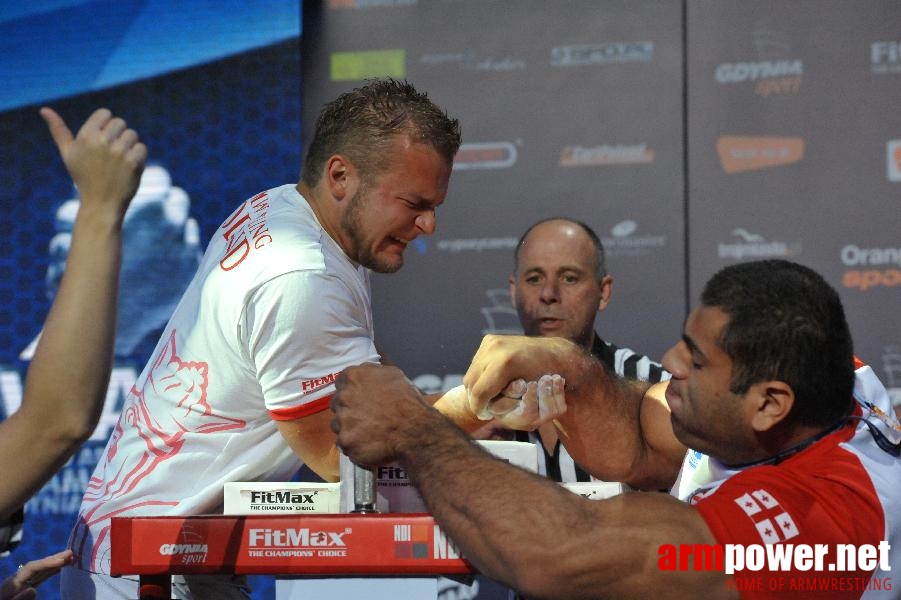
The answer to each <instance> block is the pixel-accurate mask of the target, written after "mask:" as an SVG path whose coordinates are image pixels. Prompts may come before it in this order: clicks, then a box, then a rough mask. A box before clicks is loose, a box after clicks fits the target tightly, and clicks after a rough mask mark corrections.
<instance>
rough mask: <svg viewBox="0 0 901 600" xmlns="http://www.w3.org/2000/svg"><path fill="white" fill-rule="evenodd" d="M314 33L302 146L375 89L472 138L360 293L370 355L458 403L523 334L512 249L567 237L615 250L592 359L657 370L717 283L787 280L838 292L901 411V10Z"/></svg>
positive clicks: (734, 8)
mask: <svg viewBox="0 0 901 600" xmlns="http://www.w3.org/2000/svg"><path fill="white" fill-rule="evenodd" d="M304 11H305V12H304V23H305V29H306V34H305V36H304V40H303V41H304V49H303V54H304V56H303V61H304V66H303V69H304V110H305V116H304V132H305V134H306V135H307V136H309V135H311V134H312V122H313V119H314V118H315V116H316V113H317V111H318V108H319V107H320V106H321V105H322V103H323V102H325V101H327V100H329V99H331V98H333V97H334V96H336V95H337V94H338V93H340V92H341V91H344V90H346V89H349V88H352V87H355V86H357V85H359V84H360V83H361V81H362V80H363V79H364V78H365V77H373V76H382V75H393V76H395V77H402V78H406V79H408V80H410V81H412V82H413V83H414V84H415V85H416V86H417V87H419V88H420V89H422V90H424V91H427V92H428V93H429V94H430V96H431V97H432V98H433V99H434V100H436V101H437V102H438V103H439V104H441V105H442V106H444V107H446V108H447V110H448V111H449V112H450V114H451V115H453V116H456V117H458V118H459V119H460V120H461V122H462V125H463V134H464V143H465V145H464V147H463V149H462V150H461V154H460V156H459V157H458V161H457V165H456V168H455V172H454V175H453V176H452V178H451V188H450V193H449V194H448V197H447V201H446V203H445V205H444V206H443V207H442V208H441V209H440V210H439V213H438V214H439V219H438V231H437V232H436V234H435V235H434V236H431V237H426V238H423V239H422V240H421V241H420V243H418V244H417V245H416V247H415V248H411V249H409V250H408V251H407V254H408V256H407V263H406V266H405V267H404V268H403V270H402V271H401V272H400V273H398V274H395V275H388V276H376V278H375V280H374V291H373V293H374V297H375V312H376V329H377V336H378V338H379V341H380V343H381V344H382V346H383V347H384V348H385V349H386V350H387V353H388V354H389V355H390V356H391V358H392V359H394V360H395V361H396V362H397V363H398V364H399V365H400V366H401V367H403V368H404V369H405V371H406V372H407V373H408V374H409V375H410V376H411V377H413V378H415V380H416V382H417V383H418V384H420V385H421V386H423V387H426V388H430V389H439V388H447V387H449V386H450V385H453V384H454V383H456V382H457V381H458V380H459V376H460V374H462V373H463V372H464V371H465V369H466V366H467V365H468V362H469V358H470V357H471V355H472V353H473V351H474V350H475V349H476V347H477V346H478V343H479V340H480V338H481V336H482V335H483V333H485V332H487V331H516V330H517V328H518V323H517V320H516V317H515V313H514V312H513V310H512V308H511V307H510V304H509V296H508V295H507V284H506V282H507V276H508V275H509V273H510V270H511V267H512V251H513V246H514V245H515V241H516V239H517V238H518V237H519V235H520V234H521V233H522V232H523V230H524V229H525V228H526V227H527V226H528V225H530V224H531V223H532V222H534V221H536V220H538V219H540V218H543V217H548V216H554V215H565V216H570V217H575V218H579V219H582V220H584V221H586V222H587V223H588V224H590V225H591V226H592V227H594V228H595V229H596V231H597V232H598V234H599V235H600V236H601V237H602V239H603V241H604V242H605V244H606V246H607V250H608V253H609V269H610V271H611V273H612V274H613V275H614V276H615V278H616V281H615V285H614V295H613V301H612V304H611V306H610V308H609V309H608V310H607V311H606V312H604V313H602V314H601V315H600V317H599V319H598V328H599V331H600V333H601V335H602V336H603V337H605V338H607V339H609V340H611V341H613V342H615V343H617V344H619V345H626V346H630V347H632V348H634V349H636V350H639V351H642V352H645V353H647V354H649V355H651V356H653V357H657V358H659V357H660V356H662V354H663V352H664V351H665V350H666V349H667V348H668V347H669V345H670V344H671V343H672V342H673V341H675V340H676V339H677V337H678V335H679V332H680V328H681V325H682V320H683V319H684V316H685V314H686V313H687V310H688V309H689V307H690V306H691V305H692V304H693V303H694V302H695V300H696V298H697V295H698V293H699V291H700V288H701V286H702V285H703V283H704V282H705V281H706V280H707V278H708V277H709V276H710V275H711V274H712V273H713V272H714V271H716V270H717V269H719V268H720V267H722V266H725V265H727V264H730V263H733V262H736V261H739V260H749V259H753V258H764V257H788V258H790V259H793V260H797V261H799V262H802V263H804V264H807V265H810V266H812V267H814V268H815V269H817V270H819V271H820V272H822V273H823V274H824V275H825V276H826V277H827V279H828V280H829V281H830V282H831V283H832V284H833V285H834V286H835V287H836V288H838V289H839V291H840V293H841V295H842V297H843V300H844V302H845V305H846V307H847V310H848V314H849V319H850V321H851V325H852V330H853V333H854V336H855V340H856V343H857V352H858V354H859V355H860V356H861V357H862V358H863V359H864V360H865V361H866V362H869V363H870V364H872V365H873V366H874V368H875V369H876V371H877V372H878V373H879V375H880V376H881V377H882V378H883V379H884V381H885V382H886V384H887V385H888V386H890V387H893V388H896V389H895V390H894V391H895V396H896V398H897V397H898V395H899V393H901V326H899V324H898V320H897V316H896V315H897V313H898V307H899V291H901V257H899V254H901V239H899V238H901V235H899V231H901V202H899V198H898V185H899V182H901V122H899V121H901V114H899V111H898V110H897V106H896V105H897V99H898V98H899V92H901V35H899V33H898V32H899V31H901V4H898V3H897V2H892V1H887V0H885V1H876V0H867V1H864V2H857V1H851V0H809V1H801V0H795V1H791V2H786V1H775V0H774V1H761V0H754V1H734V0H706V1H703V0H688V1H685V2H675V1H666V2H664V1H662V0H660V1H651V0H642V1H638V0H623V1H615V0H604V1H601V0H589V1H586V0H507V1H503V2H500V1H487V0H332V1H330V2H327V3H322V2H307V3H305V5H304ZM893 101H894V102H893ZM893 140H895V141H893ZM896 147H897V148H899V149H897V150H896Z"/></svg>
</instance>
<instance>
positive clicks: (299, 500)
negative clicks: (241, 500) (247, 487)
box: [250, 491, 316, 504]
mask: <svg viewBox="0 0 901 600" xmlns="http://www.w3.org/2000/svg"><path fill="white" fill-rule="evenodd" d="M315 496H316V492H311V493H309V494H292V493H291V492H288V491H282V492H250V502H251V503H252V504H314V503H315V502H316V501H315V500H314V497H315Z"/></svg>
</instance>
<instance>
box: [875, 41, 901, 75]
mask: <svg viewBox="0 0 901 600" xmlns="http://www.w3.org/2000/svg"><path fill="white" fill-rule="evenodd" d="M870 72H871V73H873V74H874V75H897V74H899V73H901V42H892V41H878V42H873V43H872V44H870Z"/></svg>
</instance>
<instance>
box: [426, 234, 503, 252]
mask: <svg viewBox="0 0 901 600" xmlns="http://www.w3.org/2000/svg"><path fill="white" fill-rule="evenodd" d="M517 243H519V238H515V237H498V238H460V239H451V240H438V242H436V243H435V247H436V248H438V250H441V251H442V252H450V253H452V254H456V253H457V252H482V251H483V250H512V249H514V248H516V244H517Z"/></svg>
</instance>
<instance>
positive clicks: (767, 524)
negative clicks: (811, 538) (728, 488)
mask: <svg viewBox="0 0 901 600" xmlns="http://www.w3.org/2000/svg"><path fill="white" fill-rule="evenodd" d="M735 503H736V504H737V505H738V506H739V507H740V508H741V509H742V510H743V511H744V512H745V514H746V515H748V518H749V519H751V521H752V522H753V523H754V526H755V527H756V528H757V532H758V533H759V534H760V539H761V541H762V542H763V543H764V544H778V543H779V542H784V541H786V540H789V539H791V538H793V537H795V536H797V535H798V533H799V532H798V528H797V527H796V526H795V521H794V519H792V518H791V515H790V514H788V512H786V510H785V509H784V508H782V506H781V505H780V504H779V501H778V500H776V499H775V498H774V497H773V495H772V494H770V493H769V492H768V491H766V490H756V491H753V492H750V493H747V492H746V493H744V494H742V495H741V496H739V497H738V498H736V499H735Z"/></svg>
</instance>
